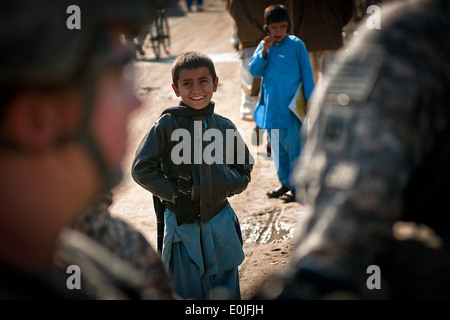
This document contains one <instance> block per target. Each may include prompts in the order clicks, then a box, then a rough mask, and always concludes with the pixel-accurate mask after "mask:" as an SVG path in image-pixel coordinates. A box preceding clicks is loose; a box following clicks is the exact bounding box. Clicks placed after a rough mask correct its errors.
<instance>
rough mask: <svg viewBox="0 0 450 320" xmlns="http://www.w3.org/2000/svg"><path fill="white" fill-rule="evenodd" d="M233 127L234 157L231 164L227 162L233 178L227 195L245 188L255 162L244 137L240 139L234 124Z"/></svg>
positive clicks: (237, 192)
mask: <svg viewBox="0 0 450 320" xmlns="http://www.w3.org/2000/svg"><path fill="white" fill-rule="evenodd" d="M233 129H234V130H235V131H236V133H237V135H236V139H237V141H236V142H235V143H234V144H233V146H234V150H233V155H234V159H233V161H232V164H229V167H230V169H231V171H230V173H231V176H232V177H233V179H232V180H234V183H233V188H232V190H231V192H230V193H229V196H233V195H235V194H239V193H241V192H242V191H244V190H245V189H247V186H248V184H249V183H250V181H251V172H252V170H253V166H254V163H255V159H254V158H253V156H252V154H251V153H250V150H249V149H248V147H247V144H246V143H245V141H244V139H242V136H241V135H240V134H239V131H238V130H237V128H236V126H234V124H233ZM242 147H243V148H242ZM242 149H243V150H242Z"/></svg>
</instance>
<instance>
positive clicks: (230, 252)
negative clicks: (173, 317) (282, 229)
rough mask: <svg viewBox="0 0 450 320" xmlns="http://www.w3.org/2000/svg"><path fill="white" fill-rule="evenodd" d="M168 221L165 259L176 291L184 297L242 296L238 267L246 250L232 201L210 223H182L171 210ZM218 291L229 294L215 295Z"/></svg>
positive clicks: (237, 297) (164, 261) (167, 211)
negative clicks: (244, 249)
mask: <svg viewBox="0 0 450 320" xmlns="http://www.w3.org/2000/svg"><path fill="white" fill-rule="evenodd" d="M164 221H165V232H164V244H163V250H162V261H163V263H164V265H165V267H166V268H167V270H168V272H169V274H170V275H171V277H172V279H173V284H174V290H175V292H176V293H177V294H178V295H180V296H181V297H182V298H184V299H197V300H201V299H211V298H221V299H232V300H238V299H240V298H241V296H240V288H239V273H238V266H239V265H240V264H241V263H242V261H243V260H244V251H243V250H242V235H241V229H240V226H239V221H238V219H237V216H236V214H235V212H234V210H233V209H232V208H231V206H230V204H229V203H228V204H227V205H226V206H225V208H224V209H223V210H222V211H221V212H219V213H218V214H217V215H216V216H215V217H214V218H212V219H211V220H210V221H208V222H207V223H200V222H199V221H197V222H196V223H193V224H182V225H180V226H178V225H177V221H176V217H175V213H174V212H173V211H170V210H169V209H166V211H165V214H164ZM218 287H219V288H220V289H221V291H220V290H219V291H218V290H217V288H218ZM214 288H215V289H216V290H214V291H212V289H214ZM224 289H225V290H224ZM214 292H216V294H217V292H221V293H223V292H226V293H227V294H226V295H220V296H217V295H216V296H214Z"/></svg>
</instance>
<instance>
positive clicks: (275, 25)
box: [267, 21, 289, 43]
mask: <svg viewBox="0 0 450 320" xmlns="http://www.w3.org/2000/svg"><path fill="white" fill-rule="evenodd" d="M288 25H289V22H288V21H280V22H271V23H269V24H268V25H267V27H268V28H269V32H270V36H271V37H273V38H274V43H280V42H281V41H283V39H284V38H285V37H286V36H287V32H288Z"/></svg>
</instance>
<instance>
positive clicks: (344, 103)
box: [261, 0, 450, 299]
mask: <svg viewBox="0 0 450 320" xmlns="http://www.w3.org/2000/svg"><path fill="white" fill-rule="evenodd" d="M381 9H382V10H381V23H382V24H381V29H369V28H368V27H367V25H366V24H365V23H364V22H363V24H362V26H361V29H360V32H361V34H360V36H358V37H355V38H354V39H353V41H352V43H351V44H350V46H349V47H348V51H347V52H345V53H344V54H342V55H341V56H340V57H339V59H338V61H337V62H336V64H334V65H333V66H332V67H331V69H330V72H329V73H327V74H326V75H325V78H324V79H323V80H324V81H323V86H322V87H321V88H319V90H318V92H317V95H316V97H315V98H314V99H313V100H314V102H313V106H312V107H311V108H310V110H311V112H312V113H311V115H310V117H311V118H310V125H309V130H310V132H309V134H308V139H309V143H310V145H309V146H308V147H309V148H307V149H305V151H304V153H303V154H302V158H301V161H300V163H299V166H298V167H297V171H296V180H297V182H296V183H297V195H298V198H297V200H298V201H299V202H300V203H303V204H305V206H306V208H307V210H306V213H305V214H306V217H305V222H304V223H303V224H302V226H301V228H300V229H299V230H298V231H299V238H298V243H297V245H296V248H295V251H294V258H293V259H294V261H293V262H292V264H291V268H290V272H288V273H287V274H285V275H284V277H283V279H279V280H278V281H277V282H273V283H271V284H269V285H268V286H267V287H266V289H265V290H264V291H263V292H262V294H261V295H262V296H263V297H264V298H266V299H267V298H269V299H274V298H278V299H321V298H337V299H345V298H363V299H378V298H382V299H397V298H400V299H421V298H424V299H434V298H446V299H448V298H450V291H449V290H448V288H449V286H450V247H449V241H450V237H449V236H450V215H449V214H448V212H447V210H446V208H447V206H448V190H450V105H449V104H450V90H449V88H450V64H449V62H450V36H449V34H450V29H449V28H450V1H448V0H425V1H407V2H405V1H401V2H399V3H394V4H391V5H389V6H386V7H382V8H381Z"/></svg>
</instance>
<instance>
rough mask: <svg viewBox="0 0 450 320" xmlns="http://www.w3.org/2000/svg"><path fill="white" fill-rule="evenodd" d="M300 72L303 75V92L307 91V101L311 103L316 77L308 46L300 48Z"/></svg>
mask: <svg viewBox="0 0 450 320" xmlns="http://www.w3.org/2000/svg"><path fill="white" fill-rule="evenodd" d="M299 55H300V72H301V74H302V83H303V90H304V91H305V97H306V101H309V99H310V97H311V94H312V92H313V90H314V77H313V72H312V67H311V62H310V60H309V54H308V51H307V50H306V46H305V45H304V44H303V43H302V45H301V46H300V52H299Z"/></svg>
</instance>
